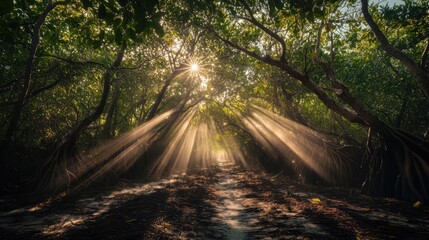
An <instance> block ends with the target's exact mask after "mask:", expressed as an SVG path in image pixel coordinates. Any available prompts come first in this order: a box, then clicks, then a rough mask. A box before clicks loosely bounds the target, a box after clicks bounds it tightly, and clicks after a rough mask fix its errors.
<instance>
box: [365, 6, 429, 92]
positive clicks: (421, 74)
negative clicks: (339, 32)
mask: <svg viewBox="0 0 429 240" xmlns="http://www.w3.org/2000/svg"><path fill="white" fill-rule="evenodd" d="M361 2H362V13H363V16H364V18H365V21H366V22H367V23H368V25H369V27H370V28H371V30H372V32H373V33H374V35H375V37H376V38H377V40H378V42H379V44H380V47H381V49H383V50H384V51H385V52H386V53H387V54H388V55H389V56H391V57H393V58H396V59H398V60H399V61H400V62H401V63H402V64H403V65H404V66H405V67H406V68H407V69H408V71H409V72H410V73H411V75H413V77H414V79H415V80H416V81H417V83H418V84H419V85H420V88H421V89H422V91H423V93H424V94H425V95H426V97H427V98H429V74H428V73H427V72H426V71H425V69H424V67H422V66H423V64H421V66H419V65H418V64H417V63H415V62H414V61H413V60H412V59H411V58H410V57H408V56H407V55H406V54H405V53H403V52H402V51H401V50H399V49H397V48H396V47H394V46H393V45H392V44H390V43H389V40H388V39H387V38H386V36H385V35H384V34H383V32H382V31H381V30H380V28H379V27H378V25H377V23H376V22H375V21H374V19H373V18H372V16H371V14H370V13H369V11H368V0H361ZM426 48H427V47H426ZM425 51H426V55H427V50H425ZM423 55H424V52H423ZM425 58H426V57H425ZM422 60H423V58H422Z"/></svg>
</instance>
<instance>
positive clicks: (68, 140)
mask: <svg viewBox="0 0 429 240" xmlns="http://www.w3.org/2000/svg"><path fill="white" fill-rule="evenodd" d="M124 52H125V46H122V47H121V49H120V50H119V51H118V53H117V54H116V59H115V61H114V62H113V64H112V65H111V66H110V68H109V69H108V70H107V71H106V72H105V73H104V75H103V93H102V95H101V99H100V102H99V103H98V106H97V107H96V108H95V109H94V110H93V111H92V112H91V114H89V115H88V116H87V117H86V118H85V119H83V120H82V121H81V122H80V123H79V124H78V125H76V126H75V127H74V128H73V129H72V130H71V131H70V132H69V133H68V134H67V135H66V136H65V137H64V138H63V141H62V142H61V143H60V145H63V144H67V145H68V147H71V146H73V145H74V144H75V143H76V141H77V140H78V138H79V136H80V135H81V134H82V133H83V132H84V131H85V129H86V128H88V126H89V125H90V124H91V123H93V122H94V121H95V120H97V119H98V118H99V117H100V116H101V114H102V113H103V110H104V107H105V106H106V103H107V98H108V96H109V92H110V85H111V79H112V76H113V74H114V71H115V70H116V69H117V68H118V67H119V66H120V65H121V62H122V59H123V57H124Z"/></svg>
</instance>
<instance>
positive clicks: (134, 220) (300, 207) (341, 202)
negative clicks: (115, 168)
mask: <svg viewBox="0 0 429 240" xmlns="http://www.w3.org/2000/svg"><path fill="white" fill-rule="evenodd" d="M0 201H1V202H0V204H1V206H2V207H0V209H1V210H0V239H3V240H6V239H429V209H428V208H427V207H425V206H420V207H418V208H415V207H413V206H412V204H409V203H404V202H399V201H396V200H393V199H386V198H384V199H380V198H371V197H368V196H365V195H362V194H359V193H358V192H357V191H350V190H345V189H340V188H321V187H311V186H306V185H301V184H298V183H296V182H293V181H290V180H288V179H287V178H284V177H282V176H272V175H269V174H266V173H263V172H252V171H245V170H242V169H241V168H239V167H238V166H236V165H234V164H232V163H229V162H219V165H218V166H217V167H216V168H214V169H212V170H210V171H208V170H206V171H199V172H193V173H190V174H187V175H182V176H172V177H169V178H166V179H162V180H159V181H152V182H147V181H146V182H129V181H126V180H123V181H121V182H120V183H118V184H117V185H115V186H110V187H106V188H105V189H103V190H102V191H101V190H97V191H93V192H88V191H86V192H84V193H82V192H80V193H79V194H72V195H71V196H67V197H63V198H58V199H56V200H52V201H48V202H44V203H40V204H37V205H34V206H30V207H24V208H18V209H14V210H11V209H10V208H11V206H12V200H11V199H6V198H3V199H0ZM8 208H9V209H8Z"/></svg>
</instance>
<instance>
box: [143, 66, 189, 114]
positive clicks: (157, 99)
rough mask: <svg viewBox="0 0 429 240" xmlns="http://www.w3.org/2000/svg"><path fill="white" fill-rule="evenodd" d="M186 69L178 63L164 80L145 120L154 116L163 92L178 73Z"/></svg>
mask: <svg viewBox="0 0 429 240" xmlns="http://www.w3.org/2000/svg"><path fill="white" fill-rule="evenodd" d="M185 71H186V67H185V64H183V63H182V64H180V66H179V67H178V68H176V69H174V71H173V73H172V74H171V75H170V76H169V77H168V78H167V79H166V80H165V82H164V85H163V86H162V89H161V91H160V92H159V93H158V95H157V97H156V99H155V102H154V103H153V105H152V107H151V109H150V111H149V114H148V115H147V117H146V121H149V120H151V119H152V118H153V117H155V115H156V112H157V111H158V108H159V105H160V104H161V101H162V99H163V98H164V95H165V93H166V92H167V89H168V87H169V86H170V84H171V82H172V81H173V80H174V79H175V78H176V77H177V76H179V75H180V74H182V73H183V72H185Z"/></svg>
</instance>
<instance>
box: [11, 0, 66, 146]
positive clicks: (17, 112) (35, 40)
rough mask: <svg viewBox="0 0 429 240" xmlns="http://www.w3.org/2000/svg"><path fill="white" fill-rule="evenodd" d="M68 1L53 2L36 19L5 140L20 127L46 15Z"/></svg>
mask: <svg viewBox="0 0 429 240" xmlns="http://www.w3.org/2000/svg"><path fill="white" fill-rule="evenodd" d="M65 4H66V2H55V3H51V4H49V5H48V6H46V8H45V9H44V10H43V12H42V14H41V15H40V16H39V18H38V19H37V21H36V25H35V26H34V30H33V37H32V39H31V46H30V52H29V54H28V58H27V62H26V65H25V72H24V77H23V81H22V89H21V93H20V94H19V97H18V101H17V102H16V103H15V106H14V109H13V111H12V114H11V115H10V120H9V125H8V127H7V130H6V133H5V135H4V140H5V141H6V142H10V141H11V140H12V138H13V135H14V133H15V131H16V129H17V127H18V123H19V119H20V117H21V113H22V109H23V108H24V105H25V104H26V101H27V97H28V93H29V90H30V85H31V75H32V74H33V68H34V60H35V58H36V52H37V49H38V47H39V43H40V30H41V28H42V26H43V24H44V23H45V20H46V17H47V16H48V14H49V13H50V12H51V11H52V10H54V9H55V7H56V6H59V5H65Z"/></svg>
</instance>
